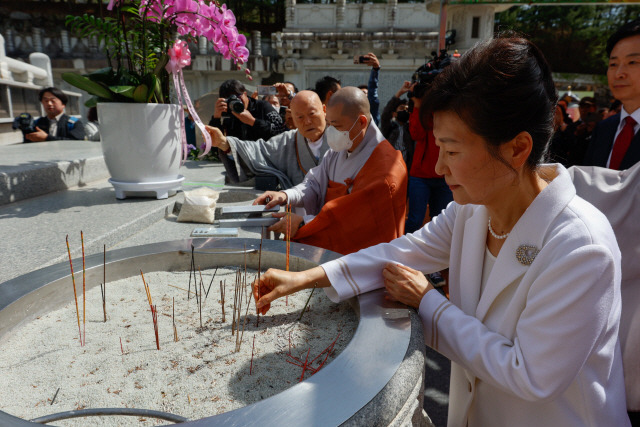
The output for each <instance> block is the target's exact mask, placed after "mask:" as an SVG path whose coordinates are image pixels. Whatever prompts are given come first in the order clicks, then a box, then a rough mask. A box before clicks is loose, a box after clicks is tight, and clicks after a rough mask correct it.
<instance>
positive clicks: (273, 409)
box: [0, 238, 425, 427]
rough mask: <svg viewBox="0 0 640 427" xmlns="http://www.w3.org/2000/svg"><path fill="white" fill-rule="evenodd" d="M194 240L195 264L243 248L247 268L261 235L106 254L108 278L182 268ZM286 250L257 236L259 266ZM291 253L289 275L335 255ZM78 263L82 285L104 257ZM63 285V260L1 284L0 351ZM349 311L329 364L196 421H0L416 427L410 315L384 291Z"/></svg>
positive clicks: (420, 372) (18, 422)
mask: <svg viewBox="0 0 640 427" xmlns="http://www.w3.org/2000/svg"><path fill="white" fill-rule="evenodd" d="M192 243H193V245H194V246H195V250H196V251H197V253H198V258H199V264H200V265H202V267H203V268H215V267H218V266H225V265H240V264H242V263H244V260H245V251H246V252H247V254H246V262H247V267H249V268H253V269H257V268H258V258H259V257H258V247H259V244H260V240H257V239H238V238H234V239H193V240H191V239H188V240H179V241H172V242H164V243H156V244H150V245H145V246H137V247H131V248H126V249H119V250H115V251H111V252H108V253H107V255H106V259H107V264H106V265H107V271H108V275H109V277H108V279H109V280H118V279H121V278H126V277H131V276H135V275H139V272H140V270H144V271H145V272H152V271H188V270H189V268H190V262H191V245H192ZM285 247H286V246H285V243H284V242H282V241H273V240H264V242H263V246H262V256H261V264H262V268H263V269H265V268H268V267H275V268H282V269H284V266H285ZM290 256H291V259H290V268H291V270H294V271H299V270H304V269H308V268H311V267H314V266H316V265H318V264H321V263H323V262H326V261H329V260H332V259H335V258H336V257H338V255H337V254H335V253H333V252H330V251H326V250H323V249H318V248H315V247H311V246H306V245H300V244H295V243H294V244H291V253H290ZM75 265H77V264H76V263H75V262H74V266H75ZM86 265H87V267H86V274H87V283H88V284H89V283H91V284H93V285H94V286H95V285H96V284H98V283H99V282H100V281H101V279H102V271H103V269H102V267H103V255H102V254H97V255H93V256H90V257H87V259H86ZM76 273H77V272H76ZM70 281H71V278H70V272H69V264H68V263H60V264H56V265H53V266H50V267H46V268H43V269H40V270H37V271H34V272H31V273H29V274H25V275H23V276H21V277H17V278H15V279H13V280H10V281H8V282H5V283H2V284H0V350H1V351H2V352H4V351H11V349H5V348H2V343H3V341H4V340H3V337H5V336H7V334H9V333H10V332H11V331H12V330H14V329H15V328H17V327H19V326H20V325H22V324H24V323H26V322H30V321H32V320H33V319H35V318H37V317H38V316H41V315H43V314H45V313H48V312H50V311H52V310H54V309H57V308H59V307H61V306H63V305H65V304H67V303H69V300H68V295H69V293H68V292H62V290H63V289H64V290H68V289H67V288H68V287H69V286H70ZM352 307H353V309H354V310H355V312H356V313H357V314H358V316H359V324H358V328H357V330H356V332H355V335H354V336H353V338H352V340H351V341H350V342H349V344H348V345H347V347H346V348H345V349H344V350H343V351H342V352H341V353H340V354H338V355H337V356H336V358H335V360H333V361H332V362H331V363H329V364H328V365H327V366H325V367H324V368H323V369H321V370H320V371H318V373H317V374H315V375H313V376H311V377H309V378H308V379H306V380H304V381H302V382H300V383H297V384H295V385H293V386H292V387H290V388H288V389H287V390H285V391H283V392H281V393H279V394H277V395H275V396H272V397H270V398H267V399H264V400H262V401H259V402H257V403H254V404H251V405H248V406H245V407H244V408H241V409H237V410H233V411H230V412H226V413H223V414H220V415H215V416H211V417H206V418H202V419H199V420H186V419H185V418H183V417H182V416H180V414H166V413H162V412H156V411H150V410H145V409H144V408H139V409H131V408H124V409H120V408H106V409H101V408H88V409H83V410H78V411H69V412H65V413H59V414H52V415H51V416H49V417H41V418H39V419H36V420H33V421H28V420H24V419H21V418H17V417H15V416H12V415H10V414H7V413H5V412H1V411H0V425H1V426H6V427H21V426H33V425H38V423H40V424H43V423H45V422H47V423H52V422H55V421H57V420H62V419H68V418H74V417H88V416H95V415H108V414H113V415H133V416H146V417H150V418H159V419H164V420H168V421H171V422H175V423H180V424H181V425H185V426H217V425H237V426H253V425H255V426H261V427H266V426H283V425H287V426H297V425H299V426H313V425H318V426H320V425H322V426H333V425H335V426H338V425H354V426H355V425H357V426H363V425H366V426H377V425H380V426H382V425H394V426H395V425H398V426H400V425H409V424H413V425H423V424H424V423H425V419H424V417H423V411H422V399H423V398H422V392H423V376H424V338H423V334H422V329H421V328H422V326H421V323H420V321H419V320H418V318H417V316H416V314H415V313H414V312H413V311H412V310H408V309H407V308H405V307H403V306H400V305H394V304H391V303H389V302H387V301H385V299H384V296H383V293H382V291H376V292H371V293H368V294H365V295H361V296H360V297H358V298H357V299H355V298H354V299H353V301H352ZM0 393H11V390H2V391H0Z"/></svg>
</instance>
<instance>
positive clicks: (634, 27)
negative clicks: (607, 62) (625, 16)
mask: <svg viewBox="0 0 640 427" xmlns="http://www.w3.org/2000/svg"><path fill="white" fill-rule="evenodd" d="M637 35H640V19H636V20H635V21H631V22H627V23H626V24H624V25H623V26H622V27H620V28H618V31H616V32H615V33H613V34H612V35H611V37H609V40H607V57H610V56H611V51H612V50H613V48H614V47H615V45H616V44H618V42H619V41H620V40H622V39H626V38H628V37H633V36H637Z"/></svg>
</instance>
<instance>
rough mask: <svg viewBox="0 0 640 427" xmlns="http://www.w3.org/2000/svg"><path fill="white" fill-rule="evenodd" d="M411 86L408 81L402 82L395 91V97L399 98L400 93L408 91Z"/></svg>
mask: <svg viewBox="0 0 640 427" xmlns="http://www.w3.org/2000/svg"><path fill="white" fill-rule="evenodd" d="M411 87H412V84H411V82H410V81H405V82H404V83H402V87H401V88H400V89H398V92H396V98H400V97H401V96H402V95H404V94H405V93H407V92H409V91H410V90H411Z"/></svg>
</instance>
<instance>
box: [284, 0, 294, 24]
mask: <svg viewBox="0 0 640 427" xmlns="http://www.w3.org/2000/svg"><path fill="white" fill-rule="evenodd" d="M286 1H287V2H286V6H285V7H286V11H285V14H284V19H285V26H286V27H287V28H295V27H296V0H286Z"/></svg>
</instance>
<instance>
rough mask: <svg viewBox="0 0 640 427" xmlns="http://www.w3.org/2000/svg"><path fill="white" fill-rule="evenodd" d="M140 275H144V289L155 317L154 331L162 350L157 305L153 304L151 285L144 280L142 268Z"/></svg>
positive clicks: (152, 316)
mask: <svg viewBox="0 0 640 427" xmlns="http://www.w3.org/2000/svg"><path fill="white" fill-rule="evenodd" d="M140 276H142V284H143V285H144V290H145V292H146V293H147V301H149V308H151V318H152V319H153V331H154V332H155V336H156V348H157V349H158V350H160V339H159V338H158V311H157V308H156V306H155V305H153V303H152V301H151V289H149V285H147V282H146V281H145V280H144V274H143V273H142V270H140Z"/></svg>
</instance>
